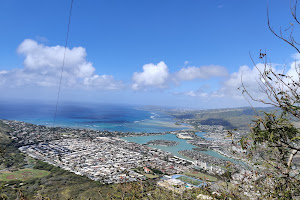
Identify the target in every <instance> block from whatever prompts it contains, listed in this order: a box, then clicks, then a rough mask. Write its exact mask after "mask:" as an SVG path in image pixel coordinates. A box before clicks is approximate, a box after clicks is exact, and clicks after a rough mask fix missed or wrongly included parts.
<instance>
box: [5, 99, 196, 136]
mask: <svg viewBox="0 0 300 200" xmlns="http://www.w3.org/2000/svg"><path fill="white" fill-rule="evenodd" d="M54 113H55V105H53V104H43V103H9V102H5V103H3V102H0V119H8V120H18V121H24V122H29V123H33V124H38V125H46V126H61V127H72V128H88V129H95V130H108V131H121V132H146V133H151V132H155V133H157V132H167V131H176V130H183V129H188V128H190V127H189V126H187V125H175V124H174V123H175V121H174V119H173V118H172V117H171V116H168V115H166V114H164V113H163V112H159V111H148V110H143V109H140V108H139V107H137V106H131V105H114V104H59V106H58V111H57V115H56V116H57V118H56V122H55V124H53V121H54Z"/></svg>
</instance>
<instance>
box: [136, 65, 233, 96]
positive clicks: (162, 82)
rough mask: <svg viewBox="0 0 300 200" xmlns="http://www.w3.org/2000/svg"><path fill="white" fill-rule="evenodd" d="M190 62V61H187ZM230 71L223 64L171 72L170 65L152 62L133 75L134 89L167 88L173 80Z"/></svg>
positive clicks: (212, 75)
mask: <svg viewBox="0 0 300 200" xmlns="http://www.w3.org/2000/svg"><path fill="white" fill-rule="evenodd" d="M185 64H188V61H186V62H185ZM227 75H228V72H227V70H226V68H225V67H222V66H216V65H211V66H202V67H194V66H189V67H184V68H181V69H180V70H179V71H178V72H175V73H170V72H169V69H168V66H167V65H166V64H165V63H164V62H163V61H161V62H159V63H158V64H157V65H155V64H153V63H150V64H146V65H144V66H143V72H135V73H134V74H133V76H132V80H133V85H132V88H133V89H134V90H139V89H146V88H150V87H151V88H166V87H167V86H168V85H169V84H170V83H171V82H175V83H177V84H178V83H180V82H182V81H190V80H194V79H209V78H212V77H224V76H227Z"/></svg>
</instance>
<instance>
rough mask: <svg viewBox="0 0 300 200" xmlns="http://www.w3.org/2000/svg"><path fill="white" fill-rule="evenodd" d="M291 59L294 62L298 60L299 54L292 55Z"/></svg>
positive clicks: (299, 58)
mask: <svg viewBox="0 0 300 200" xmlns="http://www.w3.org/2000/svg"><path fill="white" fill-rule="evenodd" d="M292 58H293V59H295V60H300V53H294V54H292Z"/></svg>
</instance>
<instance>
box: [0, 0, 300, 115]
mask: <svg viewBox="0 0 300 200" xmlns="http://www.w3.org/2000/svg"><path fill="white" fill-rule="evenodd" d="M0 3H1V6H0V27H1V31H0V35H1V37H0V44H1V45H0V92H1V100H4V101H12V100H20V101H25V100H26V101H41V102H54V103H55V102H56V98H57V93H58V87H59V82H60V73H61V68H62V65H63V57H64V51H65V49H64V46H65V40H66V34H67V26H68V19H69V12H70V5H71V0H64V1H61V0H51V1H50V0H44V1H39V0H27V1H17V0H10V1H1V2H0ZM269 15H270V23H271V26H272V27H273V28H274V30H279V28H280V27H282V30H285V29H287V28H289V27H290V23H294V21H293V20H292V17H291V14H290V3H289V2H288V1H286V0H269ZM289 30H291V29H288V31H289ZM288 31H286V32H283V33H284V34H288ZM294 31H295V32H294V35H295V36H296V35H297V30H296V28H295V30H294ZM260 50H262V51H263V52H266V53H267V56H268V58H269V59H270V62H271V63H272V64H273V65H274V66H275V68H276V70H279V71H280V69H277V68H282V67H283V66H286V67H287V72H288V73H291V74H293V73H294V71H293V70H294V69H293V68H292V67H291V66H292V64H293V63H294V62H295V61H298V60H299V58H300V56H299V55H298V54H296V51H295V50H294V49H293V48H291V47H290V46H289V45H287V44H286V43H284V42H283V41H281V40H279V39H278V38H276V37H275V36H274V35H273V34H272V33H271V32H270V30H269V29H268V26H267V1H266V0H243V1H241V0H151V1H149V0H127V1H122V0H109V1H108V0H106V1H104V0H101V1H95V0H94V1H92V0H87V1H82V0H74V3H73V10H72V16H71V23H70V32H69V38H68V47H67V50H66V55H65V61H64V71H63V76H62V85H61V92H60V96H59V101H60V102H68V101H76V102H82V103H88V102H99V103H121V104H138V105H160V106H175V107H190V108H202V109H204V108H226V107H241V106H249V103H248V102H247V101H246V99H245V97H244V96H243V95H242V92H241V91H240V90H238V88H239V87H240V86H241V76H243V82H244V84H245V85H246V87H247V89H248V90H249V91H250V92H251V94H253V95H255V96H257V97H260V96H259V95H263V94H260V93H259V91H258V83H257V81H258V80H259V77H258V71H257V70H256V68H255V66H254V64H253V62H252V60H251V58H250V55H251V56H252V57H253V59H254V61H255V62H256V63H257V64H258V66H260V64H259V63H260V62H261V60H260V59H259V53H260ZM260 67H261V66H260ZM255 105H256V104H255Z"/></svg>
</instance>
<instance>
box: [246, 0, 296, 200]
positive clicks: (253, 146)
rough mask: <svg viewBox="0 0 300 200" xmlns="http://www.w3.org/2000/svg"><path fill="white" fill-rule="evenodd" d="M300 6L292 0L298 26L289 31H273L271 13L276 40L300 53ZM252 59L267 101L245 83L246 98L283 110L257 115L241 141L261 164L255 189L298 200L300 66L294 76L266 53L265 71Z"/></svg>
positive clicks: (262, 56) (259, 193)
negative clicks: (295, 166)
mask: <svg viewBox="0 0 300 200" xmlns="http://www.w3.org/2000/svg"><path fill="white" fill-rule="evenodd" d="M297 6H298V1H297V0H296V1H295V2H292V1H291V14H292V17H293V19H294V23H292V22H290V23H289V28H287V29H285V32H282V30H281V28H280V30H279V31H278V32H277V31H275V29H274V28H272V26H271V23H270V17H269V12H268V27H269V29H270V31H271V32H272V33H273V34H274V35H275V36H276V37H278V38H279V39H280V40H282V41H284V42H285V43H287V44H288V45H290V46H291V47H292V48H294V49H295V50H296V51H297V52H298V53H300V51H299V46H300V43H298V42H297V41H296V39H295V37H294V34H293V31H294V29H295V28H299V26H300V22H299V20H298V18H297ZM287 32H288V33H287ZM286 35H287V36H286ZM251 59H252V61H253V63H254V65H255V66H256V68H257V70H258V71H259V76H260V77H259V78H260V79H259V82H258V87H259V88H260V90H261V91H262V92H263V93H264V94H265V95H266V97H267V98H266V99H263V98H257V97H255V96H253V95H251V94H250V92H249V91H248V90H247V88H246V86H245V85H244V84H243V83H242V93H243V94H244V95H245V97H246V98H247V97H249V98H250V99H252V100H253V101H256V102H261V103H263V104H267V105H271V106H274V107H277V108H279V110H280V111H279V112H277V113H276V112H273V113H264V115H263V116H259V115H257V116H256V119H255V120H254V121H253V122H254V124H253V125H252V126H251V134H250V135H249V137H248V138H243V139H242V140H241V144H242V147H243V148H245V149H248V150H249V155H251V158H252V160H256V161H259V163H260V164H261V165H260V166H259V169H257V170H255V172H254V173H256V176H255V178H253V179H252V182H251V184H253V185H251V186H252V189H251V190H252V192H255V193H256V194H257V195H256V197H257V198H259V199H265V198H270V199H273V198H276V199H294V198H296V197H299V196H300V187H299V185H300V177H299V176H300V175H299V170H298V171H293V170H292V166H293V158H294V157H295V155H296V154H297V153H298V152H300V131H299V129H297V128H296V127H295V125H294V124H293V123H292V122H291V121H296V122H300V94H299V90H300V89H299V88H300V64H299V63H297V61H295V62H294V63H293V64H292V66H291V68H292V69H293V72H294V73H293V74H288V73H287V72H286V71H285V70H282V71H281V72H280V71H277V70H276V69H274V67H273V66H272V63H271V62H270V61H269V60H268V57H267V54H266V53H263V52H260V54H259V59H260V60H261V62H262V63H263V65H264V68H263V70H262V69H260V68H258V67H257V65H256V63H255V62H254V59H253V58H252V57H251ZM243 189H244V188H242V189H241V191H243Z"/></svg>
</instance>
